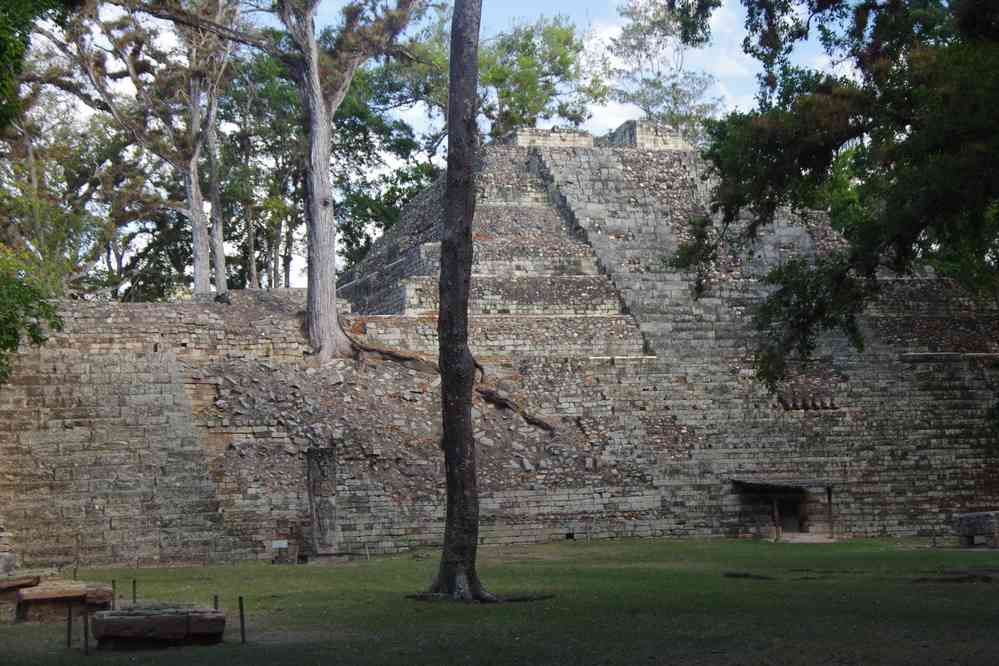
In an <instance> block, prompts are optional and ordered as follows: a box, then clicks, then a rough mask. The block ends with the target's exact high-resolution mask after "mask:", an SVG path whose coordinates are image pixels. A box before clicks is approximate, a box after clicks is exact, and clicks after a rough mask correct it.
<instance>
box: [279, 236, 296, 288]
mask: <svg viewBox="0 0 999 666" xmlns="http://www.w3.org/2000/svg"><path fill="white" fill-rule="evenodd" d="M294 249H295V227H293V226H292V225H291V224H290V223H289V224H288V226H287V227H285V230H284V252H283V253H282V254H281V269H282V270H283V271H284V286H286V287H290V286H291V260H292V257H293V255H292V251H293V250H294Z"/></svg>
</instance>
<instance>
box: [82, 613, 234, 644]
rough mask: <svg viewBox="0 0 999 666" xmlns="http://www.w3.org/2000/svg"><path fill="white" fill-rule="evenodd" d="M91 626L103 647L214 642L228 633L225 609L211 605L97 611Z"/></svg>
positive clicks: (98, 642)
mask: <svg viewBox="0 0 999 666" xmlns="http://www.w3.org/2000/svg"><path fill="white" fill-rule="evenodd" d="M91 627H92V630H93V634H94V638H95V639H97V646H98V647H99V648H108V649H112V650H113V649H117V648H126V649H127V648H133V647H143V646H150V647H154V646H158V645H164V644H168V645H187V644H198V645H205V644H212V643H218V642H220V641H221V640H222V635H223V634H224V633H225V613H223V612H222V611H217V610H212V609H209V608H184V607H177V606H170V605H164V604H143V605H141V606H133V607H131V608H124V609H120V610H111V611H101V612H98V613H95V614H94V616H93V618H92V621H91Z"/></svg>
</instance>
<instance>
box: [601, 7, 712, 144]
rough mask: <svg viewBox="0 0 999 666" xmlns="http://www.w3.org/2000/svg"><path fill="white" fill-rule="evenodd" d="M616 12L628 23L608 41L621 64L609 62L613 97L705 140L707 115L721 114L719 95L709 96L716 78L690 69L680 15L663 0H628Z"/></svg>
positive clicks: (693, 139) (690, 138) (693, 140)
mask: <svg viewBox="0 0 999 666" xmlns="http://www.w3.org/2000/svg"><path fill="white" fill-rule="evenodd" d="M618 13H619V14H620V15H621V17H622V18H623V19H624V20H625V23H624V26H623V27H622V29H621V33H620V34H619V35H618V36H617V37H614V38H613V39H611V42H610V53H611V55H612V56H613V59H614V61H615V62H617V63H618V64H617V65H616V66H613V67H610V74H611V77H612V80H613V83H612V84H611V96H612V97H613V98H614V99H616V100H617V101H619V102H624V103H626V104H634V105H635V106H637V107H638V108H639V109H641V110H642V111H643V112H644V113H645V115H646V117H648V118H649V119H651V120H653V121H655V122H657V123H662V124H665V125H670V126H672V127H675V128H677V129H678V130H679V131H680V133H681V134H682V135H683V136H684V137H685V138H686V139H687V140H688V141H690V142H691V143H694V144H696V145H701V144H702V143H703V141H704V120H705V119H706V118H712V117H715V116H716V115H717V114H718V111H719V106H720V100H718V99H717V98H711V97H708V96H707V93H708V90H709V89H710V88H711V86H712V85H714V77H712V76H711V75H710V74H706V73H704V72H695V71H691V70H689V69H687V68H686V64H685V56H686V51H687V49H688V48H689V46H688V45H687V44H685V43H684V42H683V40H682V39H681V35H682V32H683V30H682V22H681V17H680V16H678V15H677V13H676V12H672V11H670V10H669V8H668V7H667V6H666V5H665V4H663V3H662V2H660V1H659V0H627V1H626V2H625V3H624V4H622V5H620V6H619V7H618Z"/></svg>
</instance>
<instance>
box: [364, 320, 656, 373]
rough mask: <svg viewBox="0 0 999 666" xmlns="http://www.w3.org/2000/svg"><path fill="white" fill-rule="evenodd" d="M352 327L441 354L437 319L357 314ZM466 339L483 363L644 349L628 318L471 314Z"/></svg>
mask: <svg viewBox="0 0 999 666" xmlns="http://www.w3.org/2000/svg"><path fill="white" fill-rule="evenodd" d="M352 324H353V325H352V327H351V328H352V330H354V331H356V332H358V333H360V334H362V335H364V336H365V337H366V338H367V339H368V340H369V341H371V342H374V343H376V344H379V345H383V346H387V347H391V348H395V349H406V350H410V351H415V352H419V353H424V354H428V355H431V356H433V357H436V355H437V317H436V316H433V315H426V316H422V317H412V316H406V315H374V316H358V317H355V318H354V319H353V322H352ZM468 335H469V344H470V345H471V348H472V352H473V353H474V354H475V355H476V356H477V357H479V360H480V361H481V362H483V363H486V362H493V361H496V362H503V360H504V359H508V358H509V357H511V356H526V357H546V356H562V357H577V356H584V357H589V356H639V355H641V354H642V353H643V349H644V344H643V340H642V336H641V334H640V333H639V331H638V327H637V325H636V324H635V320H634V319H632V318H631V317H629V316H627V315H608V316H565V317H553V316H530V315H522V316H513V317H512V316H502V315H500V316H497V315H492V316H490V315H477V316H476V315H473V316H472V317H470V319H469V333H468Z"/></svg>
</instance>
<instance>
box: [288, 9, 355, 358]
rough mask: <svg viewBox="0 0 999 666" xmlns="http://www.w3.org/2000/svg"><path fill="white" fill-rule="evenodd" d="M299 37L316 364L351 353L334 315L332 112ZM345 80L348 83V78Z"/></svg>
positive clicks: (307, 44)
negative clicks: (306, 140) (306, 133)
mask: <svg viewBox="0 0 999 666" xmlns="http://www.w3.org/2000/svg"><path fill="white" fill-rule="evenodd" d="M310 22H311V19H310ZM302 37H304V38H305V39H304V40H303V42H304V43H302V44H301V46H302V47H303V49H302V50H303V55H304V63H303V64H304V67H303V70H304V71H303V72H302V77H301V82H300V89H301V92H302V101H303V103H304V105H305V110H306V113H307V115H308V122H309V159H308V163H307V164H306V173H305V185H306V197H305V209H306V215H305V219H306V222H307V223H308V233H309V241H308V245H309V296H308V331H309V340H310V342H311V343H312V348H313V351H314V352H315V354H316V355H317V356H319V358H320V360H326V359H330V358H334V357H343V356H348V355H350V353H351V347H350V341H349V340H348V339H347V336H346V335H345V334H344V332H343V331H342V330H341V329H340V324H339V321H338V319H337V311H336V221H335V219H334V216H333V189H332V186H331V184H330V150H331V145H332V130H333V128H332V118H331V115H332V114H331V113H330V110H329V108H328V107H327V106H326V100H325V99H324V98H323V91H322V87H321V85H320V81H319V51H318V48H317V44H316V37H315V32H314V31H310V33H309V34H307V35H302ZM345 77H346V81H347V82H349V81H350V74H349V73H347V74H345ZM347 85H349V83H348V84H347Z"/></svg>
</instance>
